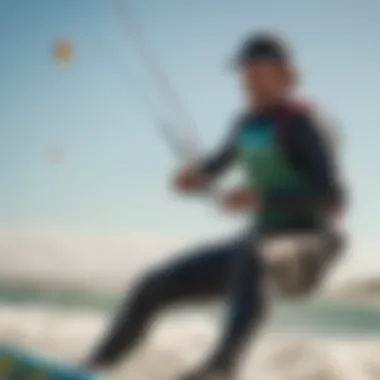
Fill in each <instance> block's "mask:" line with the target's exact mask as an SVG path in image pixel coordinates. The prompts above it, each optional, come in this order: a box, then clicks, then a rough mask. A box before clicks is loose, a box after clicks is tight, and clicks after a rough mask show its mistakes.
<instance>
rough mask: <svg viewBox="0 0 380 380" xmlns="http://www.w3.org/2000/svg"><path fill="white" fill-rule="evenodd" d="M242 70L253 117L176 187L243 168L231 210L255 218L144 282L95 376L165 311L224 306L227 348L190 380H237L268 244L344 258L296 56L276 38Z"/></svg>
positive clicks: (262, 39)
mask: <svg viewBox="0 0 380 380" xmlns="http://www.w3.org/2000/svg"><path fill="white" fill-rule="evenodd" d="M236 65H237V70H238V73H239V75H240V78H241V81H242V85H243V89H244V92H245V95H246V99H247V106H246V108H245V110H244V112H242V113H241V115H239V117H238V118H237V120H236V121H235V123H234V125H233V128H232V129H231V131H230V133H229V137H228V138H227V140H226V142H225V144H224V145H223V146H222V147H221V148H220V149H219V150H218V151H217V152H216V153H215V154H212V155H210V156H209V157H206V158H205V159H204V160H203V161H202V162H201V163H200V164H199V165H196V166H191V167H186V168H184V169H183V170H181V171H180V172H179V173H177V174H176V176H175V179H174V187H175V189H176V190H178V191H179V192H181V193H183V194H197V193H199V192H202V191H203V190H204V189H205V187H206V186H207V185H208V184H209V183H210V182H211V181H213V180H214V179H215V178H216V177H218V176H219V175H221V174H222V173H224V172H225V170H226V169H227V168H229V167H230V166H231V164H232V163H234V162H235V163H237V164H238V165H241V167H242V168H243V169H244V170H245V173H246V180H247V181H246V182H247V183H246V185H245V187H243V188H239V189H233V190H231V191H230V192H229V193H227V194H226V196H225V197H224V199H223V201H222V206H223V207H224V208H225V209H227V210H228V211H231V212H235V213H252V215H255V218H253V217H252V223H251V225H250V226H248V228H247V231H246V232H245V233H244V234H242V236H241V237H239V238H237V239H236V240H235V241H231V242H225V243H220V244H216V245H207V246H203V247H201V248H197V249H194V250H190V251H189V252H185V253H184V254H183V256H181V257H180V258H176V259H175V260H173V261H172V262H170V263H167V264H165V265H163V266H161V267H159V268H155V269H153V270H152V271H150V272H149V273H146V274H144V275H143V276H142V277H141V278H140V279H139V280H138V282H137V284H136V285H135V287H134V288H133V289H132V291H131V292H130V293H129V294H128V297H127V300H126V301H125V303H124V304H123V305H122V307H121V310H120V311H119V313H118V316H117V318H116V320H115V321H114V323H113V324H112V325H111V327H110V329H109V331H108V333H107V335H106V336H105V338H104V339H103V340H102V341H101V342H100V344H99V345H98V347H97V349H96V350H95V351H94V352H93V353H92V354H91V356H90V358H89V359H88V361H87V364H88V366H90V367H91V368H99V367H100V368H102V367H105V368H107V367H110V366H112V365H114V364H115V363H116V362H117V361H118V360H119V359H121V357H122V356H125V355H127V354H128V353H131V351H132V349H134V348H135V347H136V346H137V343H139V342H140V339H141V338H142V337H143V336H144V333H145V332H147V328H148V326H149V325H150V323H151V322H152V321H153V319H154V317H155V316H156V315H157V313H159V312H160V311H162V310H163V309H164V308H167V307H170V306H173V305H177V304H178V303H180V302H191V301H197V300H200V299H204V298H208V297H223V298H222V299H226V300H227V299H228V300H229V313H228V316H227V321H226V324H225V327H224V331H223V333H222V335H221V337H220V340H219V342H218V344H217V346H216V348H215V349H214V350H213V351H212V353H211V354H210V356H209V357H208V358H207V359H206V360H205V361H204V363H202V365H201V366H200V367H199V369H197V370H195V371H192V372H191V373H190V374H188V375H185V377H184V379H187V380H190V379H191V380H211V379H223V380H224V379H230V378H233V377H234V373H235V369H236V367H237V364H238V362H239V359H240V356H241V354H242V353H243V351H244V347H245V346H246V344H247V343H248V342H250V341H251V339H252V336H254V333H255V332H256V331H257V329H258V326H259V325H260V324H261V323H262V322H263V316H264V314H265V310H266V309H265V304H266V298H265V293H264V292H263V284H264V282H263V280H264V277H265V267H264V262H263V260H262V255H261V251H260V250H261V247H262V244H261V242H262V241H263V239H266V238H267V237H272V236H282V235H291V234H294V233H295V234H304V233H305V234H309V233H313V234H317V235H318V236H321V237H322V241H323V242H324V244H323V250H324V252H323V255H324V256H323V257H324V258H325V259H326V260H327V262H329V260H330V259H331V258H332V257H333V256H334V254H335V253H336V252H338V250H339V244H338V241H339V239H337V236H336V234H335V233H334V230H333V225H334V222H333V221H334V218H336V215H337V213H340V212H341V211H342V209H343V207H344V204H345V202H344V199H343V198H344V197H343V189H342V184H341V180H340V177H339V173H338V168H337V160H336V154H335V153H336V152H335V151H334V149H335V148H334V144H331V143H330V142H331V140H329V138H328V137H327V134H325V132H324V131H323V129H324V127H325V126H324V125H322V124H323V123H322V122H321V121H320V119H319V118H318V117H317V115H316V111H315V110H314V109H313V108H312V107H311V106H308V105H306V104H301V103H299V102H297V101H295V100H294V92H295V89H296V86H297V79H298V78H297V75H296V69H295V66H294V62H293V57H292V54H291V52H290V51H289V49H288V47H287V46H286V44H285V43H284V42H283V41H282V40H281V39H280V38H278V37H277V36H274V35H271V34H267V33H262V34H257V35H254V36H253V37H251V38H249V39H248V40H247V41H246V42H245V43H244V44H243V46H242V47H241V49H240V51H239V53H238V56H237V59H236ZM309 270H310V268H309ZM319 275H320V273H319V272H318V270H317V268H316V267H315V268H314V267H311V270H310V273H309V274H308V276H309V277H307V278H308V279H309V282H310V284H308V285H306V286H309V285H310V286H311V287H312V286H313V284H314V283H315V279H316V278H318V276H319Z"/></svg>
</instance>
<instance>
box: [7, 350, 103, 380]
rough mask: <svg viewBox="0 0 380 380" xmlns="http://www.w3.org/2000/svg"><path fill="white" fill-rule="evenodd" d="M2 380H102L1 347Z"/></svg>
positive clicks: (92, 374) (24, 352)
mask: <svg viewBox="0 0 380 380" xmlns="http://www.w3.org/2000/svg"><path fill="white" fill-rule="evenodd" d="M0 379H1V380H3V379H4V380H100V379H101V377H100V376H99V374H94V373H91V372H87V371H84V370H81V369H79V368H76V367H75V366H71V365H69V364H65V363H60V362H59V361H56V360H54V359H52V358H49V357H45V356H42V355H37V354H34V353H33V352H31V351H28V350H23V349H20V348H17V347H12V346H7V345H4V344H2V345H1V346H0Z"/></svg>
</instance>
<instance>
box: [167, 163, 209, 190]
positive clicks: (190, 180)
mask: <svg viewBox="0 0 380 380" xmlns="http://www.w3.org/2000/svg"><path fill="white" fill-rule="evenodd" d="M207 180H208V178H207V176H206V175H205V174H204V172H203V171H202V170H201V169H200V168H199V167H196V166H188V167H185V168H184V169H182V170H180V171H179V172H178V173H177V174H176V175H175V176H174V181H173V182H174V187H175V189H176V190H177V191H180V192H182V193H195V192H199V191H201V190H202V189H203V188H204V187H205V186H206V184H207Z"/></svg>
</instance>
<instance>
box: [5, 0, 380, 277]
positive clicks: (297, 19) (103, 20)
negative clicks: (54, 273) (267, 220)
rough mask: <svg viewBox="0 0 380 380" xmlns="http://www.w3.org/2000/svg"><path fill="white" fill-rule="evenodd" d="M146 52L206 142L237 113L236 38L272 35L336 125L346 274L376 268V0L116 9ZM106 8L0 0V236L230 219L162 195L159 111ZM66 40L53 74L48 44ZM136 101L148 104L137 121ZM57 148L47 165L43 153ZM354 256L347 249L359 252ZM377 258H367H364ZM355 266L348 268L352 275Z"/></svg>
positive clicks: (217, 229) (164, 172) (179, 2)
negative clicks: (135, 24) (346, 195)
mask: <svg viewBox="0 0 380 380" xmlns="http://www.w3.org/2000/svg"><path fill="white" fill-rule="evenodd" d="M129 3H130V6H131V8H133V10H134V14H135V17H136V18H137V19H138V21H139V22H140V24H141V27H142V30H143V32H144V34H145V37H146V39H147V41H149V45H150V47H151V49H152V50H153V52H154V54H155V55H156V57H157V59H158V61H159V63H160V65H161V66H162V67H163V68H164V70H165V71H166V73H167V74H168V76H169V78H170V80H171V82H172V83H173V85H174V87H175V88H176V89H177V90H178V92H179V94H180V96H181V98H182V100H183V101H184V103H185V104H186V105H187V108H188V110H189V112H190V114H191V116H192V118H193V119H194V120H195V124H196V125H197V127H198V129H199V133H200V135H201V139H202V144H203V149H205V150H207V149H211V148H213V147H214V146H216V145H217V143H218V141H219V139H220V138H222V137H223V136H224V135H225V134H226V132H227V131H228V128H229V123H230V121H231V119H233V117H234V116H235V114H236V112H237V110H238V109H239V107H240V106H241V102H242V97H241V94H240V88H239V81H238V78H237V77H236V74H235V73H233V72H232V71H231V70H230V68H229V59H230V58H231V57H232V55H233V54H234V52H235V51H236V49H237V47H238V46H239V44H240V43H241V41H242V38H243V37H244V36H246V35H248V34H250V33H252V32H254V31H260V30H275V31H278V32H280V33H281V34H283V35H284V37H285V38H286V39H287V40H288V41H290V42H291V44H292V45H293V46H294V51H295V53H296V58H297V63H298V66H299V67H300V70H301V72H302V78H303V79H302V88H301V92H302V93H303V94H305V96H307V97H308V98H310V99H313V100H316V101H317V102H319V103H321V104H322V105H323V106H325V107H326V108H327V110H328V111H329V112H331V113H332V114H333V115H334V116H336V118H337V119H338V120H339V123H340V130H341V134H342V148H341V149H342V155H343V163H344V171H345V175H346V178H347V181H348V183H349V186H350V193H351V200H352V208H351V210H350V213H349V215H348V229H349V231H350V232H351V233H352V240H353V241H354V246H355V247H357V251H356V252H355V257H356V261H355V264H353V267H355V266H356V265H364V264H363V262H365V264H366V265H367V266H369V267H371V268H372V269H373V268H374V266H376V265H378V266H379V271H380V260H379V259H378V256H377V253H376V250H377V251H378V249H379V248H380V238H379V237H378V226H379V225H380V216H379V211H380V210H379V209H378V204H377V201H376V199H377V194H378V193H379V191H380V180H379V176H378V168H377V165H378V164H377V162H378V161H379V159H380V150H379V149H378V141H379V139H380V132H379V126H378V99H379V98H380V71H379V67H380V49H379V47H378V46H379V44H378V36H379V35H380V24H379V22H378V15H379V14H380V3H379V2H378V1H377V0H320V1H312V0H303V1H301V0H286V1H284V0H267V1H256V0H193V1H185V0H130V1H129ZM113 4H114V1H113V0H54V1H52V0H33V1H27V0H0V46H2V54H1V60H0V83H1V86H0V189H1V190H0V194H1V196H0V210H1V212H0V226H1V227H5V228H9V227H20V226H21V227H25V226H27V227H41V226H49V227H53V228H57V229H74V230H76V231H79V230H86V231H88V230H90V231H97V232H102V233H109V232H115V231H118V232H121V233H125V234H128V233H131V232H132V231H139V232H142V233H146V236H149V234H152V233H154V234H163V235H166V236H168V235H172V236H193V237H194V238H199V239H201V238H203V237H205V236H211V235H216V234H219V233H222V232H223V233H224V232H228V231H233V230H234V229H236V228H239V226H240V224H241V223H242V221H241V220H240V219H238V218H231V217H229V216H226V215H224V214H221V213H220V212H218V211H217V210H215V209H214V208H213V207H212V205H210V204H209V202H207V201H198V200H186V201H184V200H182V199H181V198H179V197H178V196H176V195H175V194H173V192H172V191H171V190H170V187H169V182H168V181H169V179H170V175H171V173H172V172H173V170H175V169H176V168H177V167H178V165H179V162H178V160H177V159H176V158H174V157H173V156H172V154H171V152H170V150H169V149H168V148H167V146H166V145H165V144H164V143H163V141H162V139H161V138H160V135H159V133H157V123H156V120H154V119H155V113H156V112H157V113H158V114H159V115H161V113H163V114H164V115H165V116H167V115H170V114H168V111H167V108H166V103H165V101H164V100H165V96H164V94H163V93H162V92H160V91H157V89H156V88H155V86H154V85H153V83H152V81H151V76H150V74H151V72H150V71H149V70H146V68H145V67H144V65H143V63H142V62H141V61H140V60H139V57H138V54H137V51H136V49H135V46H134V45H133V40H131V38H130V35H128V33H126V30H125V28H124V24H123V22H124V21H125V16H123V14H121V13H120V12H118V11H117V9H116V8H115V7H114V5H113ZM62 40H64V41H69V42H70V43H71V44H72V46H73V49H74V57H73V60H72V61H71V62H70V64H68V65H59V64H57V62H56V61H55V59H54V56H53V53H52V47H53V46H54V44H55V43H56V42H57V41H62ZM141 92H143V94H144V96H148V97H149V99H150V100H151V101H152V102H153V105H154V107H153V109H154V117H153V118H152V115H151V110H150V109H149V108H148V107H147V106H146V104H145V103H144V102H143V101H141ZM52 146H53V147H54V146H58V147H59V148H60V149H62V150H64V152H65V157H64V160H63V161H62V162H61V163H52V162H51V161H49V159H48V157H47V153H46V152H47V150H48V149H49V147H52ZM359 251H360V252H359ZM376 260H377V261H376ZM356 263H357V264H356Z"/></svg>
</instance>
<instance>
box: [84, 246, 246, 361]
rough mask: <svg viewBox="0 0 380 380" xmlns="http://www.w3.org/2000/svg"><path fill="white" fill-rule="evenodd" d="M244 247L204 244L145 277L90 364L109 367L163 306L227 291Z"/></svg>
mask: <svg viewBox="0 0 380 380" xmlns="http://www.w3.org/2000/svg"><path fill="white" fill-rule="evenodd" d="M240 246H241V245H240V243H234V242H233V243H228V244H221V245H219V246H209V247H203V248H202V249H200V250H196V251H194V252H189V253H188V254H186V255H185V256H183V257H181V258H179V259H177V260H175V261H173V262H171V263H169V264H166V265H164V266H163V267H161V268H158V269H156V270H153V271H152V272H150V273H147V274H146V275H145V276H143V277H142V278H141V279H140V280H139V281H138V283H137V284H136V285H135V287H134V288H133V289H132V292H131V295H130V296H128V300H127V301H125V302H124V304H123V305H122V308H121V310H120V311H119V313H118V315H117V318H116V320H115V321H114V323H113V324H112V325H111V328H110V329H109V331H108V333H107V335H106V337H105V339H104V340H103V341H102V342H101V344H100V345H99V347H98V349H97V350H96V351H95V352H94V353H93V354H92V355H91V357H90V358H89V360H88V362H87V364H88V366H90V367H95V368H98V367H103V366H104V367H108V366H111V365H113V364H114V363H115V362H116V361H118V360H119V359H120V357H121V356H122V355H123V356H124V355H126V354H127V353H129V352H130V351H131V350H132V349H133V348H134V347H135V346H136V345H137V344H138V343H139V342H140V340H141V338H142V337H143V335H144V333H145V332H146V331H147V328H148V327H149V325H150V323H151V322H152V320H153V317H154V316H155V315H156V314H157V313H158V312H159V311H161V310H162V309H163V308H166V307H168V306H171V305H173V304H175V303H178V302H185V301H189V300H198V299H202V298H205V297H212V296H220V295H225V294H227V293H228V290H229V285H230V279H231V274H232V270H233V261H234V259H235V257H236V256H237V255H238V254H239V253H238V251H239V250H240Z"/></svg>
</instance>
